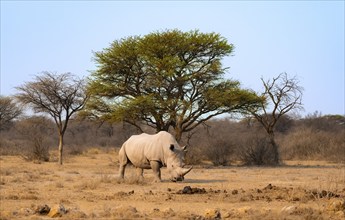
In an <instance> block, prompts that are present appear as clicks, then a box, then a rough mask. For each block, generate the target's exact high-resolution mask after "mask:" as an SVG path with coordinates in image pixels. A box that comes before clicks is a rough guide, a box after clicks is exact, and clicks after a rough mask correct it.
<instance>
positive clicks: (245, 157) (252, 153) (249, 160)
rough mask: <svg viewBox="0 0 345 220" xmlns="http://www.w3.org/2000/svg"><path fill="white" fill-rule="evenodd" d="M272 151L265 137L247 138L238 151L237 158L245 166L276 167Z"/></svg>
mask: <svg viewBox="0 0 345 220" xmlns="http://www.w3.org/2000/svg"><path fill="white" fill-rule="evenodd" d="M273 150H274V149H273V147H272V144H271V142H270V140H269V139H268V138H266V137H265V136H254V137H250V136H249V137H248V138H247V139H246V140H245V141H244V143H243V145H242V147H241V149H240V150H239V156H240V158H241V161H242V162H243V163H244V164H245V165H258V166H262V165H276V163H275V161H274V156H273V155H274V154H273V153H272V151H273Z"/></svg>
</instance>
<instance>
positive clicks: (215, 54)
mask: <svg viewBox="0 0 345 220" xmlns="http://www.w3.org/2000/svg"><path fill="white" fill-rule="evenodd" d="M233 49H234V46H233V45H232V44H229V43H228V42H227V40H226V39H225V38H223V37H221V36H220V35H219V34H216V33H200V32H199V31H197V30H196V31H190V32H181V31H178V30H168V31H164V32H154V33H151V34H148V35H146V36H134V37H128V38H124V39H121V40H116V41H114V42H113V43H112V44H111V46H110V47H109V48H106V49H104V50H103V51H100V52H96V53H95V54H94V56H95V57H94V59H95V61H96V63H97V67H98V68H97V70H96V71H94V72H93V73H92V76H91V80H90V84H89V92H90V93H91V94H92V99H91V100H90V102H89V105H88V111H89V113H91V114H93V115H95V116H97V117H101V118H103V119H111V120H123V121H126V122H129V123H131V124H133V125H136V124H137V123H138V122H146V124H147V125H149V126H151V127H154V128H156V129H157V130H168V129H169V128H170V127H173V128H174V130H175V133H176V136H177V137H178V138H180V137H181V134H182V132H186V131H190V130H192V129H193V128H195V127H196V126H197V125H198V124H200V123H202V122H204V121H206V120H208V119H210V118H212V117H213V116H216V115H219V114H223V113H225V112H233V111H240V110H241V108H244V107H246V106H247V105H251V104H255V103H256V102H257V101H258V97H257V96H256V94H255V93H253V92H251V91H248V90H243V89H241V88H240V84H239V82H237V81H231V80H225V79H223V74H224V72H225V71H226V68H223V67H222V64H221V59H222V58H223V57H225V56H228V55H230V54H231V53H232V52H233Z"/></svg>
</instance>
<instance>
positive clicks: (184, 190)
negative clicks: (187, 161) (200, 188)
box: [182, 186, 192, 194]
mask: <svg viewBox="0 0 345 220" xmlns="http://www.w3.org/2000/svg"><path fill="white" fill-rule="evenodd" d="M182 194H192V188H191V187H190V186H185V187H184V188H183V190H182Z"/></svg>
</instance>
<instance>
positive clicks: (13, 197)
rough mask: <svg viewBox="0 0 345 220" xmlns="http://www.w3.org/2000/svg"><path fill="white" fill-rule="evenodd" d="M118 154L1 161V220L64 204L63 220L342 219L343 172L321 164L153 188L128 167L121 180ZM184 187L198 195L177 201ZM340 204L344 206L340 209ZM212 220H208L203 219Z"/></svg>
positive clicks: (214, 171)
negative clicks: (197, 191) (62, 159)
mask: <svg viewBox="0 0 345 220" xmlns="http://www.w3.org/2000/svg"><path fill="white" fill-rule="evenodd" d="M116 161H117V153H116V152H114V151H109V152H108V153H104V152H102V151H98V152H97V153H95V151H90V152H86V153H84V154H83V155H75V156H71V155H70V156H69V158H68V159H67V160H66V163H65V164H64V165H63V166H59V165H57V163H52V162H49V163H42V164H35V163H32V162H27V161H24V160H23V159H21V158H20V157H13V156H4V157H2V158H1V160H0V162H1V164H0V165H1V170H0V174H1V179H0V199H1V206H0V219H17V218H30V219H45V216H40V215H38V214H35V212H34V210H35V207H38V206H40V205H41V206H42V205H45V204H47V205H49V206H53V205H56V204H63V205H64V206H65V208H66V209H67V210H68V212H67V214H65V215H64V216H63V217H62V219H80V218H84V219H92V218H94V219H102V218H103V219H123V218H125V219H133V218H144V219H145V218H147V219H152V218H156V219H165V218H172V219H204V218H205V217H207V216H208V215H211V214H212V213H219V215H221V216H222V218H223V219H225V218H229V219H291V220H292V219H330V218H332V219H342V218H343V217H344V210H343V209H342V208H341V206H340V208H339V207H338V206H337V204H338V203H339V202H340V203H341V202H343V203H344V200H345V167H344V166H343V165H339V164H329V163H326V162H321V161H319V162H313V163H309V162H308V163H303V162H301V161H289V162H286V164H287V165H286V166H282V167H277V168H271V167H220V168H213V167H210V168H208V169H207V168H202V167H199V168H198V167H195V168H194V169H193V170H192V171H191V172H190V173H189V174H188V175H187V176H186V179H185V181H184V182H179V183H172V182H170V181H168V180H167V179H168V176H167V172H166V170H165V169H162V178H163V182H161V183H152V182H153V175H152V172H151V171H150V170H148V171H145V173H144V179H142V178H138V176H136V170H135V169H134V168H131V167H129V168H128V170H126V177H125V180H120V179H118V178H117V176H118V167H117V165H116V164H117V163H116ZM185 186H191V187H192V188H200V189H202V188H204V189H205V193H203V194H179V193H178V192H179V191H181V190H182V189H183V188H184V187H185ZM343 203H342V204H343ZM208 217H209V216H208Z"/></svg>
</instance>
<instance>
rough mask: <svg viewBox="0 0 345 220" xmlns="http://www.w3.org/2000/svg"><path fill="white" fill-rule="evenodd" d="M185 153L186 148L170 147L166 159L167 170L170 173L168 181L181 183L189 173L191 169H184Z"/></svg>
mask: <svg viewBox="0 0 345 220" xmlns="http://www.w3.org/2000/svg"><path fill="white" fill-rule="evenodd" d="M186 152H187V147H186V146H184V147H175V145H173V144H171V145H170V154H169V156H168V159H167V169H168V172H169V173H170V180H171V181H173V182H176V181H183V180H184V176H185V175H186V174H187V173H189V172H190V171H191V170H192V168H193V167H191V168H189V169H187V168H184V166H185V164H184V159H185V155H186Z"/></svg>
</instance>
